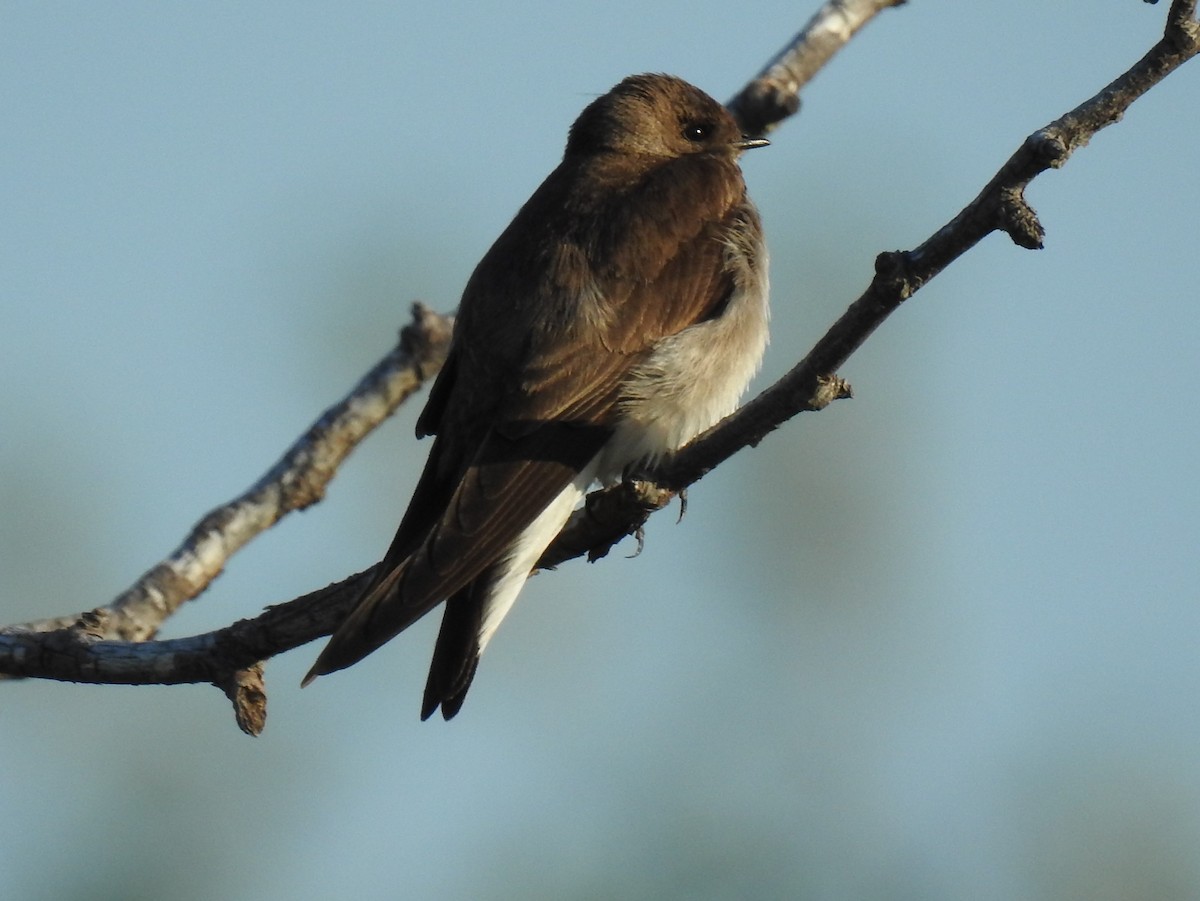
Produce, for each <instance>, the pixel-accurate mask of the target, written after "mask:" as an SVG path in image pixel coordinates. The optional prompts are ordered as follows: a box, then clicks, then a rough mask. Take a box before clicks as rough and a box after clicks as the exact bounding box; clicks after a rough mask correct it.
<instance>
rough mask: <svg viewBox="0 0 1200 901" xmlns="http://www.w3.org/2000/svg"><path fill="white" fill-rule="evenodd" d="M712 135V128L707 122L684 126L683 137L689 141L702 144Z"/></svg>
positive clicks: (691, 123)
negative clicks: (701, 142)
mask: <svg viewBox="0 0 1200 901" xmlns="http://www.w3.org/2000/svg"><path fill="white" fill-rule="evenodd" d="M711 134H712V126H711V125H709V124H708V123H707V122H689V123H688V124H687V125H685V126H683V136H684V137H685V138H687V139H688V140H689V141H693V142H700V141H703V140H706V139H707V138H708V136H709V135H711Z"/></svg>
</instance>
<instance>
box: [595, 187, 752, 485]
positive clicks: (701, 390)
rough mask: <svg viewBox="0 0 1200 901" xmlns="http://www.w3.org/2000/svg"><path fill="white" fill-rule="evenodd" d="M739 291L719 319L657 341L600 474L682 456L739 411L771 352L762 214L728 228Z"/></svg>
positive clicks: (608, 476)
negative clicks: (689, 445)
mask: <svg viewBox="0 0 1200 901" xmlns="http://www.w3.org/2000/svg"><path fill="white" fill-rule="evenodd" d="M726 244H727V247H726V264H727V266H728V268H729V270H730V272H731V273H732V275H733V283H734V288H733V291H732V293H731V294H730V297H729V301H728V303H727V304H726V305H725V308H724V309H723V310H722V311H721V312H720V314H719V315H717V316H714V317H712V318H709V319H706V320H704V321H703V322H697V323H695V324H693V325H690V326H688V327H687V328H685V329H683V330H682V331H680V332H678V333H676V334H674V335H669V336H667V337H665V338H663V339H662V340H660V341H659V342H658V343H657V344H656V345H655V346H654V347H653V348H652V349H651V351H650V353H649V354H648V355H647V357H646V359H645V360H644V361H643V362H642V363H641V364H639V365H638V366H637V367H635V368H634V369H633V370H632V371H631V372H630V375H629V377H628V378H627V379H626V381H625V384H624V385H623V386H622V395H621V396H622V399H621V410H620V416H619V419H618V425H617V429H616V433H615V434H614V436H613V439H612V440H611V441H610V442H609V445H608V447H607V448H606V450H605V453H604V458H603V460H602V462H601V467H600V473H599V476H600V478H601V479H603V480H605V481H613V480H616V479H619V478H620V476H621V473H622V470H624V468H625V467H626V466H627V465H628V464H630V463H632V462H635V461H638V460H642V459H650V460H652V459H654V458H656V457H660V456H662V455H663V454H665V453H669V452H671V451H674V450H677V449H678V448H680V447H682V446H683V445H684V444H686V443H687V442H688V441H690V440H691V439H692V438H694V437H696V435H698V434H700V433H701V432H702V431H704V430H705V429H707V428H708V427H709V426H712V425H714V424H715V423H717V422H718V421H719V420H721V419H722V418H724V417H725V416H728V415H729V414H730V413H732V412H733V411H734V409H735V408H736V407H737V403H738V400H739V398H740V397H741V395H742V393H743V392H744V391H745V390H746V386H747V385H749V383H750V379H751V378H753V377H754V375H755V373H756V372H758V368H759V365H760V364H761V362H762V357H763V352H764V351H765V350H766V346H767V323H768V318H769V316H768V306H767V296H768V283H767V253H766V247H765V246H764V244H763V240H762V232H761V229H760V227H759V224H758V217H757V215H756V214H755V213H754V212H753V211H752V210H751V211H750V214H749V216H748V217H747V218H746V219H745V220H744V221H742V222H739V223H738V224H737V225H736V226H735V227H734V228H732V229H731V230H730V233H729V235H728V238H727V241H726Z"/></svg>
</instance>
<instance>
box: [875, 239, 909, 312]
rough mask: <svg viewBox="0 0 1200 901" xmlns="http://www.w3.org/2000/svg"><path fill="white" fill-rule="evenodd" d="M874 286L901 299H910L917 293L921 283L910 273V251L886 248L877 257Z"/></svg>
mask: <svg viewBox="0 0 1200 901" xmlns="http://www.w3.org/2000/svg"><path fill="white" fill-rule="evenodd" d="M874 287H875V288H876V290H881V291H883V292H885V293H887V294H891V295H893V296H894V297H896V298H897V299H898V300H900V301H905V300H908V298H910V297H912V296H913V294H914V293H916V290H917V288H919V287H920V285H918V284H916V282H915V281H914V280H913V278H912V276H911V274H910V269H909V253H908V251H905V250H885V251H884V252H883V253H881V254H879V256H877V257H875V282H874Z"/></svg>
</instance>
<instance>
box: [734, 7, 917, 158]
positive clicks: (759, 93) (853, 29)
mask: <svg viewBox="0 0 1200 901" xmlns="http://www.w3.org/2000/svg"><path fill="white" fill-rule="evenodd" d="M904 2H905V0H829V2H828V3H826V4H825V5H824V6H822V7H821V8H820V9H819V10H817V13H816V15H814V16H813V17H812V18H811V19H809V20H808V22H807V23H806V24H805V26H804V27H803V28H802V29H800V32H799V33H798V34H797V35H796V36H795V37H794V38H792V40H791V41H790V42H789V43H788V45H787V46H786V47H784V48H783V49H782V50H780V51H779V53H777V54H776V55H775V58H774V59H772V60H771V61H770V62H769V63H767V65H766V67H765V68H764V69H763V70H762V71H761V72H759V73H758V74H757V75H756V76H754V78H753V79H751V81H750V83H749V84H747V85H746V86H745V87H744V88H742V89H741V91H739V92H738V93H737V95H736V96H735V97H734V98H733V99H732V100H730V101H729V103H728V104H726V105H727V106H728V107H729V111H730V112H732V113H733V115H734V118H736V119H737V120H738V122H739V123H740V124H741V126H742V130H743V131H745V132H746V133H747V134H751V135H763V134H767V133H768V132H770V131H771V130H772V129H773V128H775V126H776V125H778V124H779V123H780V122H782V121H783V120H784V119H786V118H788V117H789V116H792V115H794V114H795V113H796V112H797V111H799V109H800V90H801V89H802V88H803V87H804V86H805V85H806V84H808V83H809V82H810V81H812V77H813V76H814V75H816V74H817V72H819V71H820V70H821V69H822V68H824V66H825V64H826V63H828V62H829V61H830V60H831V59H833V56H834V54H835V53H837V52H838V51H839V50H841V49H842V48H843V47H845V46H846V44H848V43H849V42H850V39H851V38H852V37H854V35H856V34H857V33H858V32H859V30H860V29H861V28H862V27H863V26H864V25H866V24H867V23H868V22H870V21H871V20H872V19H873V18H875V16H877V15H879V13H881V12H883V10H885V9H888V8H889V7H892V6H900V5H901V4H903V3H904Z"/></svg>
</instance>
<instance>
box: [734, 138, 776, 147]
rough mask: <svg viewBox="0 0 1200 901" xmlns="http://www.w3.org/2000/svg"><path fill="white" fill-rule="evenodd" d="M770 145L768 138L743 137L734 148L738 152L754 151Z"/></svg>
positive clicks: (735, 143)
mask: <svg viewBox="0 0 1200 901" xmlns="http://www.w3.org/2000/svg"><path fill="white" fill-rule="evenodd" d="M770 143H771V142H770V141H768V140H767V139H766V138H748V137H746V136H745V135H742V139H741V140H740V141H734V142H733V146H734V147H736V148H737V149H738V150H753V149H754V148H755V147H766V146H767V145H768V144H770Z"/></svg>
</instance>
